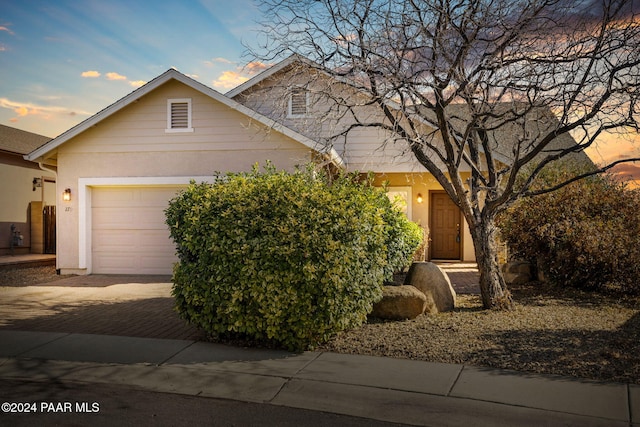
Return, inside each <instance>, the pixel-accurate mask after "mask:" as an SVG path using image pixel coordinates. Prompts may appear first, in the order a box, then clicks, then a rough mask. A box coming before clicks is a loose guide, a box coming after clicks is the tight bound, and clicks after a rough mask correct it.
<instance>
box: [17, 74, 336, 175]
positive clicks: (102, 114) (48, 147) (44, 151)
mask: <svg viewBox="0 0 640 427" xmlns="http://www.w3.org/2000/svg"><path fill="white" fill-rule="evenodd" d="M170 80H176V81H179V82H181V83H183V84H185V85H187V86H189V87H191V88H192V89H194V90H197V91H199V92H201V93H202V94H204V95H207V96H209V97H211V98H212V99H214V100H216V101H218V102H220V103H222V104H224V105H226V106H228V107H229V108H232V109H234V110H236V111H238V112H240V113H243V114H245V115H246V116H248V117H251V118H252V119H253V120H256V121H257V122H259V123H262V124H263V125H265V126H268V127H270V128H272V129H275V130H276V131H278V132H280V133H282V134H284V135H286V136H288V137H290V138H292V139H294V140H296V141H298V142H300V143H301V144H303V145H305V146H306V147H308V148H310V149H312V150H314V151H316V152H319V153H321V154H324V155H326V156H327V157H328V159H329V160H330V161H332V162H333V163H335V164H336V165H338V166H342V164H343V161H342V159H341V158H340V156H339V155H338V153H337V152H336V151H335V150H333V149H328V150H326V151H322V150H321V149H320V147H319V146H318V144H316V143H315V141H313V140H311V139H310V138H307V137H306V136H304V135H302V134H300V133H298V132H296V131H294V130H293V129H290V128H288V127H286V126H284V125H282V124H281V123H278V122H276V121H274V120H272V119H270V118H268V117H266V116H263V115H261V114H259V113H257V112H255V111H253V110H251V109H250V108H247V107H245V106H244V105H242V104H240V103H238V102H236V101H234V100H232V99H231V98H228V97H226V96H225V95H222V94H221V93H219V92H217V91H216V90H214V89H212V88H210V87H208V86H205V85H203V84H202V83H200V82H197V81H195V80H193V79H191V78H189V77H187V76H185V75H184V74H182V73H180V72H179V71H177V70H174V69H169V70H167V71H165V72H164V73H163V74H161V75H159V76H158V77H156V78H155V79H153V80H152V81H150V82H149V83H147V84H145V85H144V86H142V87H140V88H139V89H136V90H135V91H133V92H131V93H130V94H128V95H127V96H125V97H124V98H121V99H120V100H118V101H116V102H115V103H113V104H111V105H109V106H108V107H106V108H105V109H103V110H102V111H99V112H98V113H96V114H95V115H93V116H91V117H90V118H88V119H87V120H85V121H83V122H82V123H80V124H78V125H76V126H75V127H73V128H71V129H69V130H68V131H66V132H65V133H63V134H62V135H60V136H58V137H56V138H54V139H52V140H51V141H49V142H48V143H46V144H45V145H43V146H41V147H39V148H37V149H35V150H33V151H31V152H30V153H29V154H27V155H25V156H24V158H25V159H26V160H31V161H38V160H43V159H45V157H46V156H47V155H48V154H50V153H52V152H53V151H55V150H56V149H57V148H58V147H59V146H60V145H62V144H64V143H65V142H67V141H69V140H70V139H72V138H74V137H76V136H78V135H79V134H81V133H82V132H84V131H85V130H87V129H89V128H91V127H92V126H94V125H96V124H97V123H99V122H101V121H102V120H104V119H106V118H107V117H109V116H111V115H113V114H115V113H116V112H118V111H120V110H122V109H123V108H125V107H127V106H128V105H130V104H132V103H133V102H135V101H136V100H138V99H140V98H141V97H143V96H144V95H146V94H148V93H149V92H151V91H153V90H155V89H156V88H158V87H160V86H162V85H163V84H165V83H167V82H168V81H170Z"/></svg>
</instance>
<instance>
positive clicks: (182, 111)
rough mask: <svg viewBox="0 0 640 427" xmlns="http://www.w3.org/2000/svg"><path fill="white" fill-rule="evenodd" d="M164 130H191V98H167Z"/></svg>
mask: <svg viewBox="0 0 640 427" xmlns="http://www.w3.org/2000/svg"><path fill="white" fill-rule="evenodd" d="M166 132H193V128H192V127H191V99H188V98H186V99H169V100H167V129H166Z"/></svg>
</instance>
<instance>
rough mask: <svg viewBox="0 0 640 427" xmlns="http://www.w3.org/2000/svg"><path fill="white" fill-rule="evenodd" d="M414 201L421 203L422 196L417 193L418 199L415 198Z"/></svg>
mask: <svg viewBox="0 0 640 427" xmlns="http://www.w3.org/2000/svg"><path fill="white" fill-rule="evenodd" d="M416 201H417V202H418V203H422V194H420V193H418V197H416Z"/></svg>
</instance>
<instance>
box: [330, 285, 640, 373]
mask: <svg viewBox="0 0 640 427" xmlns="http://www.w3.org/2000/svg"><path fill="white" fill-rule="evenodd" d="M511 291H512V293H513V296H514V300H515V301H516V309H515V311H512V312H502V311H488V310H483V309H482V303H481V301H480V296H479V295H458V307H457V308H456V310H455V311H453V312H448V313H440V314H437V315H422V316H419V317H418V318H416V319H414V320H408V321H402V322H398V321H393V322H391V321H380V320H376V319H370V321H369V323H368V324H366V325H364V326H362V327H360V328H358V329H354V330H351V331H348V332H346V333H343V334H341V335H340V336H338V337H336V338H334V339H333V340H332V341H330V342H329V343H327V344H326V345H324V346H323V347H322V350H325V351H334V352H339V353H351V354H367V355H374V356H387V357H398V358H406V359H413V360H425V361H430V362H442V363H460V364H468V365H475V366H487V367H493V368H500V369H513V370H517V371H525V372H532V373H541V374H557V375H565V376H572V377H579V378H586V379H593V380H602V381H619V382H629V383H636V384H640V310H639V307H640V304H639V301H638V299H637V298H624V299H620V298H616V297H614V296H604V295H601V294H593V293H587V292H582V291H579V290H576V289H564V290H563V289H558V288H553V287H550V286H547V285H543V284H539V283H531V284H527V285H522V286H514V287H512V288H511Z"/></svg>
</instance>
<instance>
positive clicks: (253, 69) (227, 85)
mask: <svg viewBox="0 0 640 427" xmlns="http://www.w3.org/2000/svg"><path fill="white" fill-rule="evenodd" d="M269 67H271V65H270V64H265V63H263V62H259V61H255V62H250V63H248V64H247V65H245V66H244V67H237V68H236V69H235V70H227V71H223V72H222V74H220V77H218V78H217V79H215V80H214V81H213V87H215V88H218V89H233V88H234V87H236V86H238V85H240V84H242V83H244V82H246V81H247V80H249V78H251V77H252V76H254V75H256V74H259V73H261V72H262V71H264V70H266V69H267V68H269Z"/></svg>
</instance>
